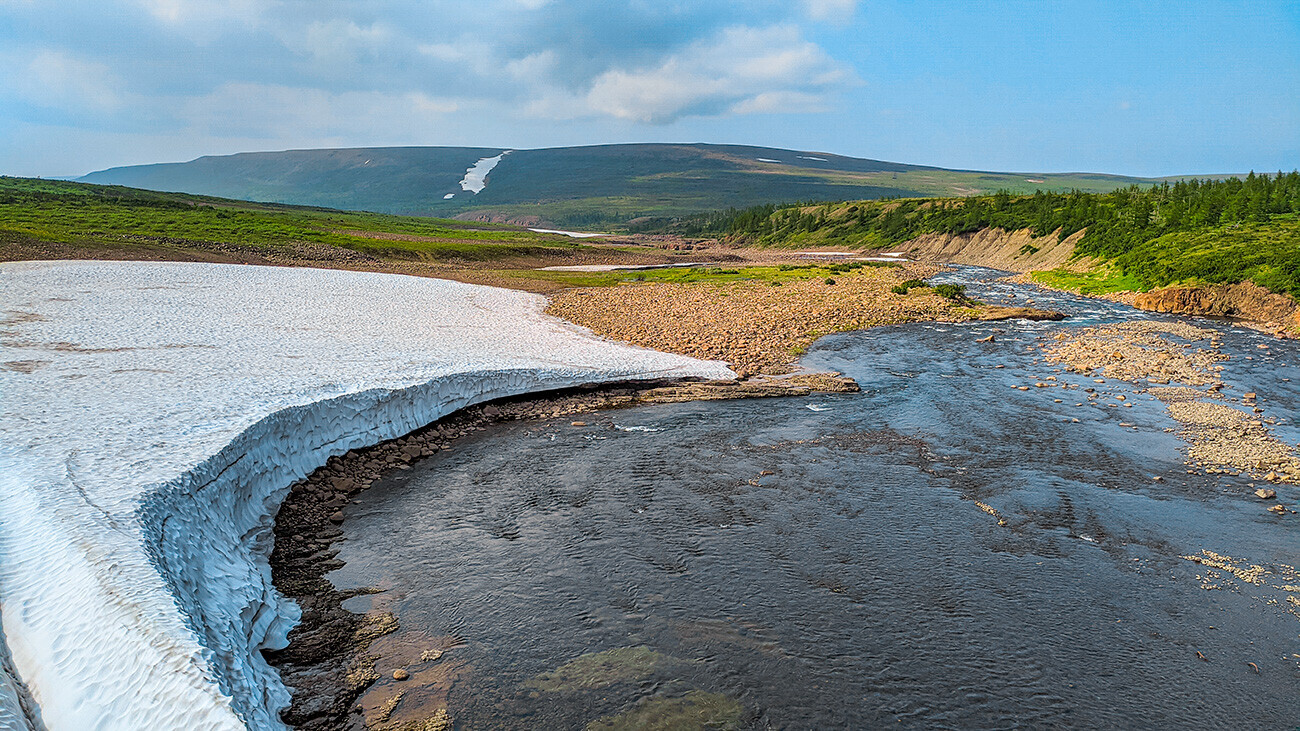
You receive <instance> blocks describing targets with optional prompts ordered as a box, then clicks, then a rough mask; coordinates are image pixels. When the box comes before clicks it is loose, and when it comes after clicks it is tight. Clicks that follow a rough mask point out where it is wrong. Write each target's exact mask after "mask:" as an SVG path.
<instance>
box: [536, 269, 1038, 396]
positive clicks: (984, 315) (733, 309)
mask: <svg viewBox="0 0 1300 731" xmlns="http://www.w3.org/2000/svg"><path fill="white" fill-rule="evenodd" d="M939 271H941V267H938V266H934V265H928V264H918V263H908V264H905V265H903V266H900V267H892V266H891V267H866V268H860V269H855V270H853V271H851V272H847V273H844V274H837V275H835V276H833V277H830V278H827V279H826V280H822V279H805V280H796V281H790V282H785V283H782V284H781V285H780V286H773V285H772V284H767V283H760V282H736V283H727V284H675V283H671V284H670V283H647V284H626V285H621V286H617V287H590V288H584V289H570V290H565V291H562V292H558V293H556V294H555V295H553V296H552V299H551V306H550V307H549V308H548V309H547V312H548V313H550V314H553V315H556V316H558V317H562V318H564V319H566V320H569V321H571V322H575V323H578V324H579V325H582V326H584V327H587V328H590V329H591V330H592V331H593V332H595V333H596V334H598V335H603V336H605V337H608V338H611V339H614V340H621V341H624V342H629V343H632V344H634V345H640V346H643V347H646V348H653V349H655V350H662V351H666V352H670V353H679V354H682V355H691V356H694V357H696V358H703V359H707V360H723V361H726V362H727V363H728V364H730V365H731V368H732V370H734V371H736V372H737V373H739V374H740V375H741V376H748V375H754V374H758V373H782V372H787V371H788V370H789V369H790V367H791V364H792V363H793V362H794V361H795V360H796V359H797V358H798V357H799V356H800V355H801V354H802V353H803V352H804V351H805V350H806V349H807V348H808V346H809V345H811V344H812V343H813V342H814V341H815V340H817V338H819V337H821V336H822V335H826V334H829V333H834V332H844V331H848V330H863V329H867V328H871V327H879V326H882V325H898V324H902V323H906V322H923V321H925V322H929V321H941V322H967V321H970V320H984V319H989V320H998V319H1008V318H1015V317H1018V318H1028V319H1061V318H1062V317H1063V316H1062V315H1059V314H1057V313H1052V312H1047V311H1044V310H1037V309H1033V308H1005V307H996V306H990V305H983V304H979V303H975V302H972V301H970V300H967V299H964V298H953V299H946V298H944V297H941V296H939V295H938V294H935V293H934V291H933V288H930V287H915V288H911V289H909V290H908V291H907V292H906V293H905V294H899V293H898V292H895V291H894V288H895V287H897V286H899V285H901V284H902V283H903V282H907V281H909V280H919V279H925V278H926V277H929V276H932V275H934V274H936V273H938V272H939Z"/></svg>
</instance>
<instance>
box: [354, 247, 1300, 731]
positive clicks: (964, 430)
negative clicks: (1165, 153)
mask: <svg viewBox="0 0 1300 731" xmlns="http://www.w3.org/2000/svg"><path fill="white" fill-rule="evenodd" d="M945 278H946V279H948V280H952V281H961V282H964V283H966V284H967V286H968V287H969V288H970V290H971V293H972V294H973V295H975V296H977V297H979V298H981V299H985V300H986V301H990V302H1004V301H1005V302H1007V303H1009V304H1011V303H1024V302H1025V301H1026V300H1033V301H1034V304H1035V305H1036V306H1038V307H1045V308H1051V309H1059V310H1062V311H1065V312H1067V313H1069V314H1070V315H1071V318H1070V319H1069V320H1066V321H1065V322H1062V323H1028V322H1003V323H973V324H968V325H942V324H913V325H906V326H900V327H890V328H881V329H876V330H871V331H867V332H857V333H846V334H840V335H834V336H830V337H826V338H823V339H822V340H821V341H819V342H818V343H817V344H816V346H815V347H813V348H812V349H810V351H809V352H808V353H807V354H806V356H805V357H804V358H803V361H802V363H803V365H804V366H806V367H808V368H810V369H815V370H836V371H840V372H843V373H844V374H846V375H848V376H851V377H853V378H854V379H856V380H857V381H858V383H859V384H860V385H861V386H862V392H861V393H856V394H843V395H816V396H812V397H808V398H785V399H771V400H747V401H731V402H710V403H687V404H671V405H656V406H647V407H638V408H632V409H626V410H616V411H606V412H600V413H598V414H593V415H590V416H586V417H583V418H584V419H585V424H583V425H580V426H574V425H571V423H570V422H569V421H568V420H555V419H552V420H540V421H527V422H517V423H506V424H499V425H496V426H493V427H491V428H489V429H487V430H485V431H481V432H477V433H475V434H473V435H471V436H469V437H465V438H463V439H462V440H460V441H459V442H458V443H457V444H456V445H455V446H454V448H452V449H448V450H445V451H444V452H441V453H439V454H438V455H435V456H434V457H431V458H428V459H424V460H422V461H420V462H418V463H416V464H414V465H413V466H412V467H411V468H410V469H407V470H400V471H397V472H395V473H393V474H390V475H389V476H387V477H386V478H384V479H383V480H381V481H380V482H378V483H376V484H375V485H374V486H373V487H372V488H371V489H370V490H369V491H367V492H366V493H364V494H363V495H362V496H361V498H360V501H359V503H357V504H355V505H352V506H350V507H349V508H348V511H347V516H348V517H347V520H346V522H345V523H344V525H343V530H344V535H345V539H344V540H343V541H342V542H341V543H340V544H339V545H340V546H341V549H342V550H341V553H340V554H339V558H340V559H341V560H343V561H344V562H346V565H345V566H344V567H343V568H341V569H339V570H337V571H335V572H333V573H332V574H331V575H330V579H331V580H332V581H333V582H334V583H335V584H336V585H337V586H339V587H341V588H355V587H377V588H378V589H381V590H382V591H381V592H380V593H377V594H373V595H369V596H363V597H358V598H356V599H352V600H350V601H349V605H348V606H349V608H351V609H353V610H355V611H381V610H382V611H389V612H392V613H394V614H395V615H396V617H397V618H398V620H399V622H400V629H399V630H398V631H397V632H395V633H393V634H392V635H389V636H387V637H385V638H383V639H382V640H381V641H380V642H378V643H376V645H375V651H376V653H377V654H378V655H380V660H379V662H378V664H377V667H378V669H379V670H380V672H381V673H383V674H384V677H383V679H381V680H380V681H379V682H378V683H377V684H376V686H375V687H374V688H373V689H372V690H371V691H370V694H369V695H368V696H367V698H366V699H365V700H364V702H365V703H367V704H369V705H370V706H382V705H387V706H388V707H387V708H386V715H390V716H391V718H392V719H393V720H394V721H399V720H401V719H402V718H417V717H419V715H420V714H421V713H427V712H428V711H429V709H431V708H435V707H442V706H445V707H446V708H447V712H448V715H449V716H450V719H451V721H452V723H453V724H454V727H455V728H474V729H479V728H511V729H524V728H530V729H536V728H555V729H563V728H584V727H589V728H678V727H692V726H700V725H704V724H711V725H712V726H713V727H737V728H790V729H814V728H818V729H820V728H875V727H890V728H901V727H924V728H975V727H978V728H1044V727H1053V728H1098V727H1111V728H1114V727H1120V728H1179V729H1182V728H1222V727H1227V726H1234V727H1241V728H1279V729H1290V728H1293V727H1295V726H1296V725H1297V724H1300V578H1298V577H1297V575H1296V572H1295V570H1294V568H1292V567H1296V566H1300V530H1298V528H1297V527H1298V526H1300V522H1298V521H1297V519H1296V516H1295V515H1294V514H1283V515H1275V514H1272V513H1269V512H1267V511H1266V510H1265V509H1264V508H1265V507H1266V505H1265V504H1263V503H1262V502H1261V501H1260V500H1258V499H1257V498H1255V497H1254V496H1253V495H1252V494H1251V493H1252V491H1253V490H1254V488H1255V485H1254V484H1253V483H1252V481H1251V479H1250V478H1249V476H1246V475H1242V476H1237V477H1233V476H1227V475H1217V474H1215V475H1207V474H1189V473H1188V471H1187V465H1186V464H1185V461H1186V444H1185V443H1184V442H1183V441H1182V440H1181V439H1180V438H1179V436H1178V434H1177V433H1176V430H1177V429H1178V427H1179V425H1178V424H1177V423H1176V422H1174V421H1173V420H1172V419H1171V418H1170V417H1169V415H1168V412H1167V410H1166V408H1165V406H1164V405H1163V404H1162V403H1160V402H1159V401H1156V400H1154V399H1153V398H1151V397H1150V396H1149V395H1146V394H1144V393H1142V392H1141V389H1139V388H1136V387H1133V386H1132V385H1131V384H1120V386H1125V387H1128V388H1129V393H1130V394H1131V395H1130V397H1129V399H1128V401H1127V402H1126V404H1127V405H1125V406H1123V407H1122V408H1116V407H1107V406H1105V405H1101V404H1092V403H1088V402H1084V403H1083V405H1082V406H1076V405H1075V404H1076V403H1079V402H1080V400H1079V399H1077V398H1075V396H1073V395H1066V396H1062V395H1061V393H1060V389H1056V388H1035V389H1031V390H1029V391H1020V390H1017V389H1016V388H1015V387H1016V386H1018V385H1024V384H1032V383H1034V382H1035V381H1036V380H1039V379H1042V378H1045V377H1047V376H1056V377H1057V378H1059V379H1060V382H1061V383H1071V382H1073V383H1078V384H1080V385H1087V386H1092V385H1093V379H1092V377H1091V376H1086V377H1085V376H1079V375H1075V374H1070V373H1066V372H1063V371H1061V370H1060V369H1059V367H1054V366H1052V365H1051V364H1048V363H1044V362H1042V361H1041V358H1040V354H1039V352H1038V347H1037V345H1038V344H1039V343H1040V342H1042V339H1045V338H1050V337H1051V336H1052V334H1053V333H1054V332H1056V331H1057V330H1058V329H1059V328H1070V327H1078V326H1080V325H1086V324H1093V323H1099V322H1114V321H1120V320H1126V319H1138V318H1151V317H1153V316H1152V315H1150V314H1149V313H1141V312H1137V311H1135V310H1133V309H1131V308H1128V307H1125V306H1122V305H1117V304H1111V303H1108V302H1102V301H1097V300H1086V299H1082V298H1077V297H1073V296H1070V295H1063V294H1057V293H1050V292H1044V291H1041V290H1038V289H1036V288H1032V287H1026V286H1022V285H1012V284H1005V283H1001V282H998V281H995V279H994V278H993V276H992V274H991V273H990V272H987V271H985V270H976V269H962V270H959V271H958V272H956V273H954V274H948V275H945ZM1156 317H1158V316H1156ZM1196 324H1198V325H1200V326H1203V327H1213V328H1216V329H1218V330H1220V331H1222V341H1223V350H1224V352H1226V353H1228V354H1229V355H1230V356H1231V359H1230V360H1229V361H1227V362H1226V364H1227V369H1226V371H1225V372H1224V381H1225V382H1226V383H1227V384H1228V389H1227V391H1229V392H1231V393H1236V394H1240V393H1242V392H1244V391H1256V392H1258V393H1259V394H1260V403H1261V406H1262V407H1263V408H1264V410H1265V416H1267V417H1268V418H1269V419H1270V420H1273V421H1276V422H1277V423H1276V424H1275V425H1273V426H1271V427H1270V428H1271V429H1272V431H1273V433H1274V435H1275V436H1277V437H1278V438H1279V439H1281V440H1282V441H1284V442H1287V443H1289V444H1295V443H1296V442H1297V441H1298V440H1300V429H1297V425H1296V424H1295V423H1294V420H1295V419H1296V418H1297V416H1298V414H1300V387H1297V384H1300V368H1297V367H1296V366H1297V364H1300V350H1298V349H1297V346H1296V345H1295V344H1293V343H1288V342H1279V341H1276V340H1272V339H1270V338H1267V337H1265V336H1263V335H1259V334H1257V333H1255V332H1253V331H1250V330H1246V329H1243V328H1239V327H1234V326H1233V325H1232V324H1231V323H1224V322H1210V321H1197V323H1196ZM989 334H994V335H995V340H994V342H978V341H979V339H981V338H984V337H986V336H987V335H989ZM1260 345H1266V346H1268V347H1266V348H1261V347H1259V346H1260ZM999 366H1000V367H999ZM1108 387H1109V386H1108ZM1117 387H1119V386H1117ZM1057 399H1061V400H1062V403H1056V400H1057ZM1156 477H1159V478H1161V479H1160V480H1158V481H1157V480H1156V479H1154V478H1156ZM1276 487H1278V498H1279V499H1280V500H1281V501H1282V502H1285V503H1287V504H1288V505H1293V504H1294V503H1295V501H1296V499H1297V498H1300V492H1298V491H1297V488H1295V487H1294V486H1290V485H1283V486H1276ZM1207 551H1208V552H1211V553H1212V554H1213V555H1215V556H1218V557H1220V558H1221V559H1226V560H1227V562H1228V563H1229V564H1231V565H1234V566H1237V565H1239V566H1242V567H1248V566H1258V567H1261V568H1262V569H1263V571H1264V572H1265V573H1262V574H1259V573H1257V574H1251V573H1249V572H1248V571H1246V570H1243V571H1242V572H1240V573H1234V572H1233V571H1217V572H1216V571H1211V570H1209V569H1207V566H1205V565H1203V564H1202V563H1197V562H1195V561H1192V560H1190V559H1189V558H1187V557H1202V556H1207V555H1209V554H1206V553H1204V552H1207ZM1243 577H1244V578H1243ZM1253 579H1259V580H1258V581H1254V580H1253ZM397 667H402V668H406V669H408V670H409V672H410V673H411V675H412V677H411V678H410V679H409V680H405V681H401V682H399V681H396V680H392V679H391V676H390V674H391V672H392V670H393V669H394V668H397ZM399 692H400V693H401V696H400V697H399V696H397V694H398V693H399ZM395 697H396V698H397V701H396V702H393V699H394V698H395ZM655 724H658V725H657V726H656V725H655Z"/></svg>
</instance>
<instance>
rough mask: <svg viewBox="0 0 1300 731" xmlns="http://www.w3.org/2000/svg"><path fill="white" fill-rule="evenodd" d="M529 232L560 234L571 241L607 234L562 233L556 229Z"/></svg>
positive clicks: (536, 229) (539, 229)
mask: <svg viewBox="0 0 1300 731" xmlns="http://www.w3.org/2000/svg"><path fill="white" fill-rule="evenodd" d="M528 230H529V231H533V232H536V233H539V234H560V235H562V236H568V237H569V238H571V239H590V238H594V237H596V236H604V235H605V234H593V233H584V232H582V231H561V230H559V229H556V228H530V229H528Z"/></svg>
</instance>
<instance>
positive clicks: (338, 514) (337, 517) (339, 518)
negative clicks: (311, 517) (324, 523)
mask: <svg viewBox="0 0 1300 731" xmlns="http://www.w3.org/2000/svg"><path fill="white" fill-rule="evenodd" d="M330 522H331V523H334V524H338V523H342V522H343V511H342V510H335V511H334V514H333V515H331V516H330Z"/></svg>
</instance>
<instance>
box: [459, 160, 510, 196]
mask: <svg viewBox="0 0 1300 731" xmlns="http://www.w3.org/2000/svg"><path fill="white" fill-rule="evenodd" d="M510 152H511V151H510V150H506V151H505V152H503V153H501V154H500V155H497V156H496V157H485V158H482V159H480V160H479V161H478V162H476V163H474V164H473V165H471V166H470V168H469V169H468V170H466V171H465V177H464V178H462V179H461V181H460V187H461V190H468V191H469V192H471V193H473V194H474V195H478V194H479V191H481V190H483V189H484V188H486V187H487V176H488V173H490V172H492V168H494V167H496V166H497V164H498V163H500V162H501V158H503V157H505V156H506V155H509V154H510Z"/></svg>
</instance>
